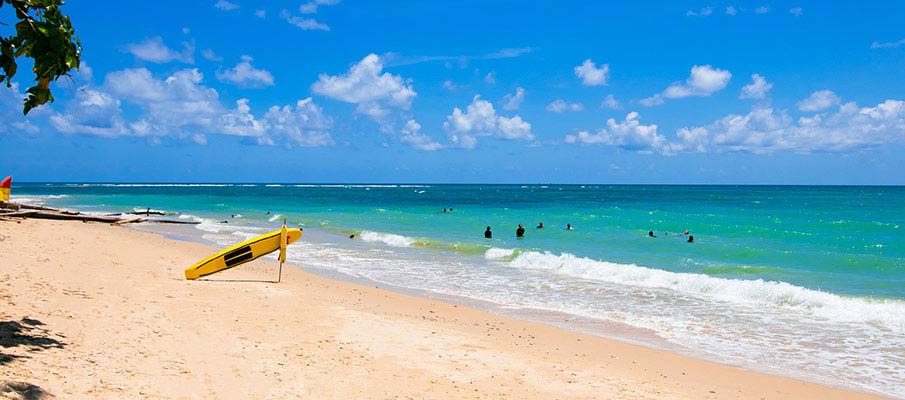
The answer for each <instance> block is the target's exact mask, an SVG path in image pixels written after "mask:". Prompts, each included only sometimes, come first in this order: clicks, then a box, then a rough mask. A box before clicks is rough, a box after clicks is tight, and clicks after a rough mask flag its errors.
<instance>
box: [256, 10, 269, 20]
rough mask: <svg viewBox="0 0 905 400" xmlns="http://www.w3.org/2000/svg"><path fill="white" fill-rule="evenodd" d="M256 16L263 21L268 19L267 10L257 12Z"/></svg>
mask: <svg viewBox="0 0 905 400" xmlns="http://www.w3.org/2000/svg"><path fill="white" fill-rule="evenodd" d="M255 16H256V17H258V18H261V19H264V18H267V10H255Z"/></svg>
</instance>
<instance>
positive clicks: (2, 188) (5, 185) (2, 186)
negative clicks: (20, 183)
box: [0, 176, 13, 201]
mask: <svg viewBox="0 0 905 400" xmlns="http://www.w3.org/2000/svg"><path fill="white" fill-rule="evenodd" d="M12 185H13V177H12V176H7V177H6V179H4V180H3V181H0V201H9V188H10V186H12Z"/></svg>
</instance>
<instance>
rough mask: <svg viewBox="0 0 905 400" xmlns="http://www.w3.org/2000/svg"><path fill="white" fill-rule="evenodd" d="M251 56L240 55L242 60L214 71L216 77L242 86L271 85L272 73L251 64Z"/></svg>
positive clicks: (258, 86) (259, 86) (257, 86)
mask: <svg viewBox="0 0 905 400" xmlns="http://www.w3.org/2000/svg"><path fill="white" fill-rule="evenodd" d="M252 61H253V60H252V58H251V56H242V61H240V62H239V63H238V64H236V66H235V67H233V68H230V69H228V70H226V71H223V72H220V71H217V72H216V76H217V79H218V80H220V81H223V82H229V83H232V84H234V85H238V86H242V87H252V88H261V87H265V86H273V84H274V82H273V74H271V73H270V71H267V70H264V69H257V68H255V67H254V66H252V65H251V62H252Z"/></svg>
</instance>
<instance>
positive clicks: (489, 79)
mask: <svg viewBox="0 0 905 400" xmlns="http://www.w3.org/2000/svg"><path fill="white" fill-rule="evenodd" d="M484 82H487V83H489V84H491V85H493V84H495V83H496V76H495V75H494V73H493V72H488V73H487V75H486V76H485V77H484Z"/></svg>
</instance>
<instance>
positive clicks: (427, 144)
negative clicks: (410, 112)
mask: <svg viewBox="0 0 905 400" xmlns="http://www.w3.org/2000/svg"><path fill="white" fill-rule="evenodd" d="M399 140H401V141H403V142H406V143H409V144H411V145H412V147H414V148H416V149H418V150H426V151H434V150H439V149H442V148H443V146H442V145H440V143H437V142H435V141H433V139H431V138H430V136H427V135H425V134H423V133H421V124H419V123H418V122H417V121H415V120H413V119H410V120H408V121H407V122H406V123H405V126H404V127H402V137H401V138H400V139H399Z"/></svg>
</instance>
